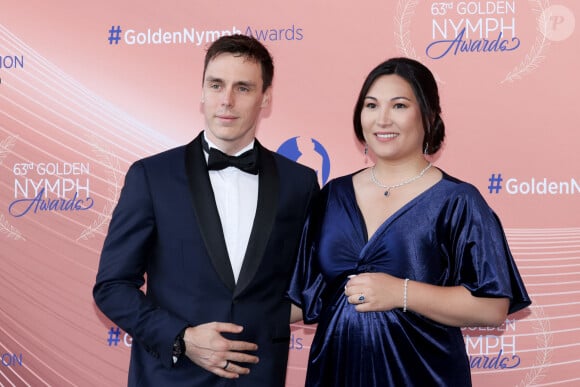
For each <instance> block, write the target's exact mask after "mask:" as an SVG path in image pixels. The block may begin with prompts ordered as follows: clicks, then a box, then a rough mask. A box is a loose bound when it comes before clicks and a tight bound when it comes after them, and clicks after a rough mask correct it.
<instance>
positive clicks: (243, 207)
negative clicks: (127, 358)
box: [93, 35, 319, 387]
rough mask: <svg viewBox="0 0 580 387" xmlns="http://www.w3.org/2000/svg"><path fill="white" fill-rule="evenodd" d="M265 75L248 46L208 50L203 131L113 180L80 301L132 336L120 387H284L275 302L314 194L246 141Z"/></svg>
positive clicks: (306, 177)
mask: <svg viewBox="0 0 580 387" xmlns="http://www.w3.org/2000/svg"><path fill="white" fill-rule="evenodd" d="M273 73H274V66H273V63H272V58H271V56H270V54H269V52H268V51H267V49H266V48H265V47H264V46H263V45H262V44H261V43H260V42H258V41H257V40H256V39H254V38H252V37H248V36H244V35H232V36H224V37H222V38H220V39H218V40H216V41H215V42H214V43H213V44H212V45H211V46H210V47H209V49H208V51H207V54H206V57H205V66H204V74H203V91H202V100H201V102H202V106H203V111H204V115H205V119H206V130H205V131H203V132H201V133H200V134H199V135H198V136H197V137H196V138H195V139H194V140H193V141H192V142H190V143H189V144H187V145H184V146H181V147H178V148H175V149H171V150H168V151H166V152H163V153H160V154H157V155H154V156H151V157H147V158H145V159H142V160H139V161H137V162H135V163H134V164H133V165H132V166H131V167H130V168H129V170H128V172H127V175H126V177H125V185H124V187H123V190H122V193H121V196H120V198H119V202H118V204H117V207H116V208H115V211H114V213H113V217H112V219H111V223H110V225H109V231H108V234H107V237H106V239H105V243H104V246H103V250H102V254H101V259H100V264H99V269H98V273H97V278H96V284H95V286H94V289H93V295H94V298H95V301H96V303H97V305H98V307H99V308H100V309H101V310H102V312H103V313H104V314H105V315H106V316H107V317H109V318H110V319H111V320H112V321H113V322H115V323H116V324H117V325H119V327H121V328H122V329H123V330H125V331H126V332H127V333H129V334H130V335H131V336H132V337H133V345H132V348H131V363H130V366H129V385H130V386H140V387H141V386H203V387H206V386H248V387H250V386H251V387H260V386H265V387H277V386H283V385H284V383H285V376H286V366H287V359H288V347H289V338H290V327H289V322H290V301H289V300H288V299H286V297H285V292H286V288H287V286H288V283H289V277H290V275H291V272H292V269H293V266H294V263H295V257H296V252H297V246H298V243H299V239H300V234H301V231H302V226H303V223H304V220H305V217H306V214H307V212H308V206H309V204H310V201H311V198H312V197H313V196H314V195H315V194H316V193H317V191H318V189H319V186H318V182H317V178H316V174H315V173H314V171H312V170H311V169H309V168H307V167H304V166H302V165H299V164H297V163H295V162H293V161H290V160H288V159H286V158H284V157H282V156H280V155H278V154H276V153H274V152H271V151H269V150H267V149H266V148H264V147H263V146H262V145H261V144H260V143H259V142H258V141H257V140H256V139H255V132H256V126H257V123H258V120H259V117H260V114H261V111H262V109H264V108H265V107H267V106H268V104H269V103H270V101H271V98H272V78H273ZM144 285H145V286H144ZM145 288H146V289H145Z"/></svg>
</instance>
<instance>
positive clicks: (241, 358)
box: [183, 322, 259, 379]
mask: <svg viewBox="0 0 580 387" xmlns="http://www.w3.org/2000/svg"><path fill="white" fill-rule="evenodd" d="M243 329H244V328H243V327H242V326H239V325H235V324H230V323H222V322H211V323H207V324H201V325H198V326H195V327H190V328H187V329H186V330H185V334H184V336H183V340H184V342H185V355H186V356H187V357H188V358H189V359H190V360H191V361H192V362H194V363H195V364H197V365H198V366H200V367H202V368H204V369H206V370H208V371H209V372H213V373H214V374H216V375H218V376H221V377H223V378H228V379H235V378H239V377H240V375H245V374H248V373H250V370H249V369H248V368H246V367H243V366H241V365H240V363H251V364H255V363H257V362H258V361H259V359H258V357H257V356H254V355H250V354H248V353H245V351H255V350H257V349H258V346H257V345H256V344H254V343H249V342H247V341H237V340H228V339H226V338H224V337H223V336H222V335H221V334H222V332H227V333H240V332H241V331H242V330H243Z"/></svg>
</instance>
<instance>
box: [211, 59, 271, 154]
mask: <svg viewBox="0 0 580 387" xmlns="http://www.w3.org/2000/svg"><path fill="white" fill-rule="evenodd" d="M262 84H263V81H262V68H261V66H260V63H258V62H256V61H253V60H251V59H250V60H249V59H247V58H246V57H243V56H236V55H235V54H230V53H223V54H220V55H218V56H217V57H215V58H214V59H212V60H211V61H210V62H209V63H208V65H207V67H206V69H205V78H204V80H203V92H202V99H201V100H202V105H203V112H204V115H205V120H206V125H207V132H206V135H207V136H208V138H209V139H210V140H211V141H212V142H213V143H215V144H216V145H217V146H219V147H220V148H221V149H222V150H223V151H224V152H226V153H229V154H233V153H235V152H237V151H238V150H240V149H242V148H243V147H245V146H246V145H248V144H249V143H250V142H251V141H252V139H253V138H254V136H255V132H256V126H257V124H258V119H259V116H260V112H261V110H262V108H264V107H266V106H267V105H268V104H269V102H270V98H271V88H270V87H269V88H268V89H267V90H266V91H265V92H262Z"/></svg>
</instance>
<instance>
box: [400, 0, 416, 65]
mask: <svg viewBox="0 0 580 387" xmlns="http://www.w3.org/2000/svg"><path fill="white" fill-rule="evenodd" d="M416 6H417V1H415V0H412V1H405V0H402V1H399V2H398V3H397V9H396V13H395V15H396V16H395V26H396V28H395V38H396V39H397V40H398V42H399V43H398V44H397V48H398V49H399V51H400V52H401V53H403V54H404V55H405V56H406V57H409V58H413V59H417V54H416V53H415V48H414V47H413V44H412V43H411V32H410V28H409V25H410V24H411V16H413V14H414V13H415V7H416Z"/></svg>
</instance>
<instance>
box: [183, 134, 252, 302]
mask: <svg viewBox="0 0 580 387" xmlns="http://www.w3.org/2000/svg"><path fill="white" fill-rule="evenodd" d="M201 136H203V132H202V133H200V134H199V135H198V136H197V137H196V138H195V139H194V140H193V141H192V142H190V143H189V144H188V145H187V147H186V150H185V170H186V171H187V180H188V182H189V191H190V195H191V200H192V202H193V209H194V211H195V215H196V217H197V224H198V227H199V230H200V233H201V236H202V238H203V241H204V242H205V246H206V248H207V252H208V254H209V256H210V258H211V262H212V264H213V266H214V267H215V269H216V271H217V273H218V274H219V276H220V278H221V280H222V281H223V282H224V284H226V286H227V287H228V288H229V289H230V290H232V291H233V290H234V287H235V279H234V273H233V271H232V265H231V263H230V258H229V256H228V251H227V248H226V242H225V238H224V233H223V230H222V225H221V222H220V217H219V213H218V210H217V206H216V203H215V197H214V194H213V190H212V188H211V182H210V180H209V175H208V173H207V167H206V161H205V156H204V154H203V149H202V146H201ZM261 183H262V178H261V177H260V191H259V192H260V194H261V193H262V188H261ZM260 194H258V196H259V195H260ZM255 227H256V225H255V223H254V228H255ZM253 233H254V231H253V230H252V235H253ZM192 259H195V257H192ZM244 265H245V263H244Z"/></svg>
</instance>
